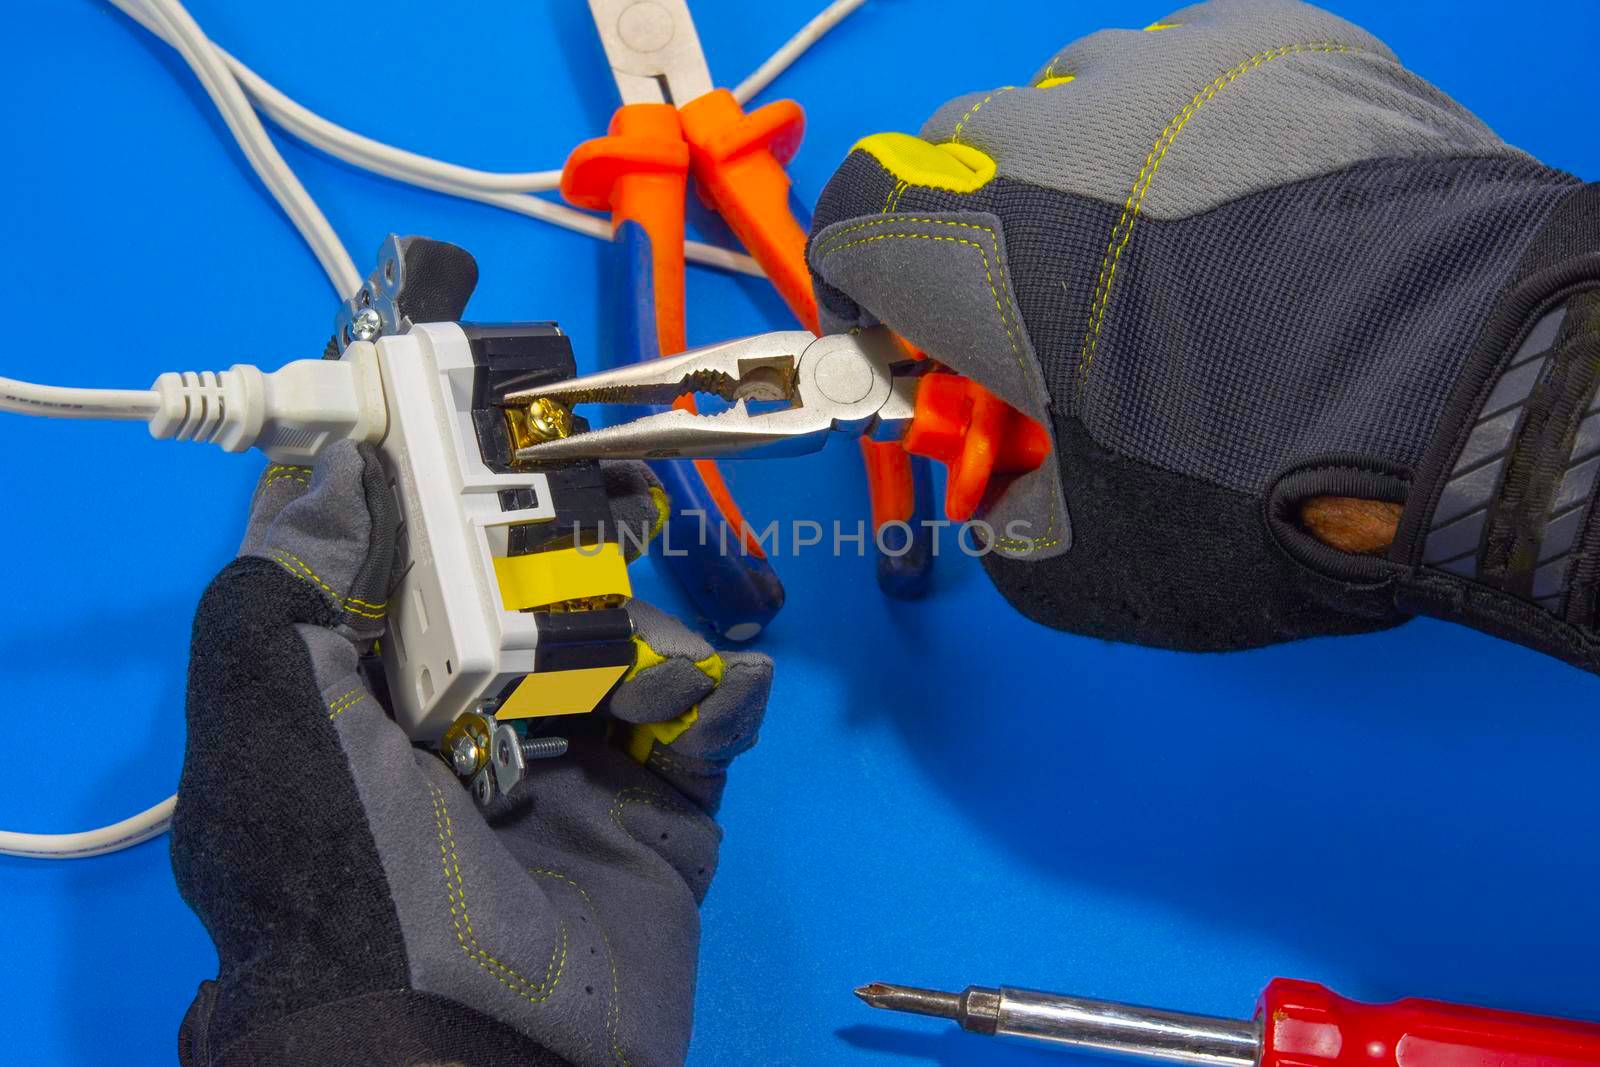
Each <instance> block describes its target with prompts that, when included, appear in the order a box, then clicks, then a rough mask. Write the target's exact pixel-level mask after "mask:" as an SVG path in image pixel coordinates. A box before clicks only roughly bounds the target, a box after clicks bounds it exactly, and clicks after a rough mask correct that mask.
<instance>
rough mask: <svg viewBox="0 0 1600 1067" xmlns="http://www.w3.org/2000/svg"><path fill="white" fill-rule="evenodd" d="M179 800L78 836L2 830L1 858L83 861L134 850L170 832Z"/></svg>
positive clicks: (166, 802) (169, 800)
mask: <svg viewBox="0 0 1600 1067" xmlns="http://www.w3.org/2000/svg"><path fill="white" fill-rule="evenodd" d="M177 804H178V798H177V797H175V796H171V797H168V798H167V799H165V800H163V801H162V802H161V803H159V804H157V805H156V806H155V807H153V808H146V809H145V810H144V811H141V812H140V813H139V814H137V815H135V816H134V817H133V818H131V819H123V820H122V821H121V822H119V823H113V824H111V825H110V826H102V827H101V828H100V829H98V830H85V831H83V832H81V833H76V834H19V833H13V832H11V831H9V830H0V855H3V856H23V857H28V858H33V859H55V860H83V859H88V858H89V857H91V856H104V855H105V854H106V853H108V852H120V851H122V850H123V849H125V848H132V847H133V846H134V845H137V844H139V843H140V842H141V841H148V840H150V839H151V838H152V837H157V836H159V835H161V834H164V833H166V832H167V829H168V828H169V827H171V825H172V811H173V809H174V808H175V807H176V806H177Z"/></svg>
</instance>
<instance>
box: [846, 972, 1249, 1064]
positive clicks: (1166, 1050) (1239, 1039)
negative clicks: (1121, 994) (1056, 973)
mask: <svg viewBox="0 0 1600 1067" xmlns="http://www.w3.org/2000/svg"><path fill="white" fill-rule="evenodd" d="M856 996H858V997H860V998H861V999H862V1000H864V1001H866V1002H867V1003H868V1004H870V1005H872V1006H873V1007H875V1008H883V1009H886V1010H889V1011H904V1012H911V1013H913V1014H916V1015H932V1016H936V1017H938V1018H944V1019H952V1020H954V1021H955V1022H957V1023H960V1024H961V1027H962V1029H965V1030H971V1031H973V1032H974V1033H981V1034H993V1035H997V1036H1007V1037H1023V1038H1029V1039H1031V1040H1034V1041H1049V1042H1052V1043H1054V1044H1058V1045H1066V1046H1069V1047H1072V1048H1080V1049H1087V1050H1093V1051H1098V1052H1107V1053H1115V1054H1120V1055H1125V1056H1138V1057H1141V1058H1143V1059H1148V1060H1158V1061H1162V1062H1166V1063H1182V1064H1206V1065H1210V1067H1256V1064H1258V1063H1259V1062H1260V1059H1261V1027H1260V1025H1259V1024H1258V1023H1254V1022H1241V1021H1238V1020H1234V1019H1217V1018H1213V1017H1211V1016H1208V1015H1187V1014H1183V1013H1180V1012H1172V1011H1161V1010H1158V1009H1155V1008H1140V1007H1135V1006H1133V1005H1130V1004H1116V1003H1112V1002H1110V1001H1103V1000H1089V999H1086V998H1083V997H1067V996H1060V995H1058V994H1054V993H1036V992H1032V991H1030V990H1026V989H1008V988H1000V989H985V988H982V987H981V986H970V987H968V988H967V989H966V990H964V991H963V992H961V993H942V992H939V991H937V990H932V989H917V988H914V987H911V986H895V985H889V984H887V983H883V982H874V983H873V984H872V985H867V986H862V987H861V988H860V989H857V990H856Z"/></svg>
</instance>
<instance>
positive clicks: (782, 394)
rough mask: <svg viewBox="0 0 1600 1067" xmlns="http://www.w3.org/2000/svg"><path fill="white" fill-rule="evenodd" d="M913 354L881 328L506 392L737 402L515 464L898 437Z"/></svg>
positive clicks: (559, 400) (710, 455) (797, 333)
mask: <svg viewBox="0 0 1600 1067" xmlns="http://www.w3.org/2000/svg"><path fill="white" fill-rule="evenodd" d="M911 363H912V361H911V360H910V359H909V358H908V356H907V354H906V352H905V350H904V349H903V348H902V347H901V346H900V344H899V343H898V342H897V341H896V340H895V338H894V336H893V335H892V334H891V333H890V332H889V331H887V330H884V329H872V330H863V331H860V332H857V333H851V334H835V335H832V336H828V337H815V336H813V335H812V334H810V333H807V332H805V331H802V330H793V331H787V332H783V333H767V334H761V335H759V336H756V337H747V338H744V339H741V340H737V341H727V342H724V343H723V344H718V345H712V346H710V347H708V348H701V349H696V350H694V351H692V352H686V353H684V354H683V355H681V356H671V357H668V358H666V359H654V360H647V361H645V362H642V363H634V364H629V365H628V366H624V367H619V368H617V369H616V370H610V371H603V372H601V373H599V374H591V375H588V376H587V377H583V378H574V379H571V380H569V381H564V382H555V383H552V384H550V385H542V386H538V387H536V388H533V389H526V390H523V391H521V392H518V393H511V394H508V395H507V396H506V398H505V404H506V406H508V407H515V406H523V405H530V404H533V403H535V402H545V403H551V402H553V403H556V404H560V405H562V406H563V407H566V408H569V409H570V408H571V407H572V406H574V405H577V404H588V403H601V404H644V405H655V406H662V405H668V404H679V403H680V400H681V398H685V397H692V396H693V395H694V394H696V393H700V394H706V395H711V396H716V397H720V398H721V399H722V400H724V401H727V402H728V403H730V404H731V405H732V406H731V407H729V408H728V409H727V410H725V411H720V412H717V413H715V414H710V415H700V414H697V413H696V412H695V411H694V410H693V408H692V406H679V407H674V408H673V409H672V410H669V411H660V412H656V413H653V414H648V415H645V416H643V417H642V418H638V419H635V420H633V421H632V422H627V423H623V424H622V425H618V426H609V427H606V428H604V429H600V430H594V431H591V432H589V433H582V434H577V435H574V436H571V437H566V438H561V439H558V440H553V441H547V442H544V443H541V444H536V445H532V446H530V447H527V448H523V449H521V450H519V451H518V452H517V456H516V458H517V460H518V462H523V463H535V462H537V463H549V462H559V461H562V460H568V459H740V458H750V457H769V456H796V455H804V454H805V453H808V452H815V451H818V450H819V449H821V448H822V446H823V445H824V444H826V443H827V440H828V435H829V434H831V433H846V434H853V435H857V436H859V435H861V434H864V433H871V434H872V435H873V436H875V437H880V438H884V439H898V437H899V435H900V434H901V433H902V432H903V431H904V429H905V426H906V424H907V423H908V422H909V421H910V419H911V417H912V414H913V413H914V410H915V398H916V379H915V378H911V377H906V376H905V372H906V371H908V370H909V369H911V367H910V365H911Z"/></svg>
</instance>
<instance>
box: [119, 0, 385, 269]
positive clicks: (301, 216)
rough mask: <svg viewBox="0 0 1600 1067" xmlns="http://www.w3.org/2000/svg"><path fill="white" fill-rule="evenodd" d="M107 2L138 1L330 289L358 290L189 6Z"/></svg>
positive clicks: (146, 0)
mask: <svg viewBox="0 0 1600 1067" xmlns="http://www.w3.org/2000/svg"><path fill="white" fill-rule="evenodd" d="M111 2H112V3H113V4H115V5H116V6H117V7H118V8H119V9H120V10H122V11H124V12H127V13H128V14H129V15H132V14H133V9H134V8H135V6H137V5H139V4H141V3H142V5H143V7H142V9H141V10H142V12H143V13H144V14H145V15H146V16H147V18H149V19H150V20H151V21H152V22H154V23H155V25H156V26H157V27H159V28H160V34H161V37H162V38H163V39H164V40H165V41H166V42H167V43H168V44H170V45H172V47H173V48H175V49H177V51H178V54H179V55H181V56H182V57H183V59H184V62H186V63H188V64H189V67H190V69H191V70H193V71H194V73H195V76H196V77H198V78H199V79H200V84H201V85H202V86H203V87H204V88H205V90H206V93H207V95H209V96H210V97H211V100H212V102H213V103H215V104H216V105H217V110H218V111H219V112H220V113H221V115H222V119H223V121H224V122H226V123H227V124H228V129H229V130H231V131H233V136H234V139H235V140H236V141H238V142H239V147H240V148H241V149H243V151H244V154H245V157H246V158H247V159H249V160H250V165H251V166H252V167H254V168H255V171H256V173H257V174H259V175H260V176H261V180H262V181H263V182H264V183H265V184H266V186H267V188H268V189H269V190H270V191H271V192H272V195H273V196H274V197H275V198H277V201H278V203H279V204H281V205H282V206H283V210H284V211H285V212H286V213H288V215H289V218H290V219H291V220H292V221H293V222H294V225H295V228H296V229H298V230H299V231H300V233H301V235H302V236H304V237H305V239H306V243H307V244H309V245H310V246H311V251H312V253H313V254H314V255H315V256H316V257H317V261H318V262H319V263H321V264H322V269H323V270H324V271H325V272H326V273H327V275H328V279H329V280H330V281H331V282H332V283H333V287H334V289H335V290H337V291H338V293H339V295H340V296H341V297H344V298H349V297H352V296H354V295H355V294H356V293H357V292H359V291H360V289H361V272H360V271H358V270H356V265H355V262H354V261H353V260H352V259H351V258H350V253H349V252H347V251H345V247H344V245H343V243H342V242H340V240H339V236H338V234H336V233H334V232H333V227H332V226H331V225H329V223H328V220H327V218H326V216H324V215H323V214H322V209H321V208H319V207H317V204H316V201H314V200H312V199H311V194H309V193H307V192H306V190H305V186H303V185H301V184H300V179H298V178H296V177H295V175H294V172H293V171H292V170H290V169H289V164H287V163H285V162H284V159H283V156H281V155H279V154H278V149H277V147H276V146H275V145H273V143H272V138H271V137H269V136H268V135H267V130H266V127H265V126H263V125H261V119H260V118H259V117H257V115H256V112H255V108H253V107H252V106H251V105H250V101H249V99H248V98H246V96H245V95H244V90H243V89H241V88H239V82H238V80H237V79H236V78H234V76H233V73H232V71H230V70H228V67H227V64H225V63H224V62H223V61H222V59H221V57H220V56H219V55H218V54H217V49H216V46H214V45H213V44H212V43H211V41H210V40H209V39H208V38H207V37H206V35H205V34H204V33H203V32H202V31H201V29H200V27H199V26H198V25H196V24H195V21H194V19H192V18H190V17H189V12H187V11H186V10H184V8H183V5H181V4H178V3H176V2H174V0H111ZM147 24H148V23H147Z"/></svg>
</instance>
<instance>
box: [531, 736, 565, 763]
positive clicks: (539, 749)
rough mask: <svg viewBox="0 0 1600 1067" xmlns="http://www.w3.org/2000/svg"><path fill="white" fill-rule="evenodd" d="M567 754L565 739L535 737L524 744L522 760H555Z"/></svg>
mask: <svg viewBox="0 0 1600 1067" xmlns="http://www.w3.org/2000/svg"><path fill="white" fill-rule="evenodd" d="M566 754H567V739H566V738H565V737H535V738H533V739H532V740H528V741H524V742H522V758H523V759H525V760H536V759H555V758H556V757H557V756H565V755H566Z"/></svg>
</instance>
